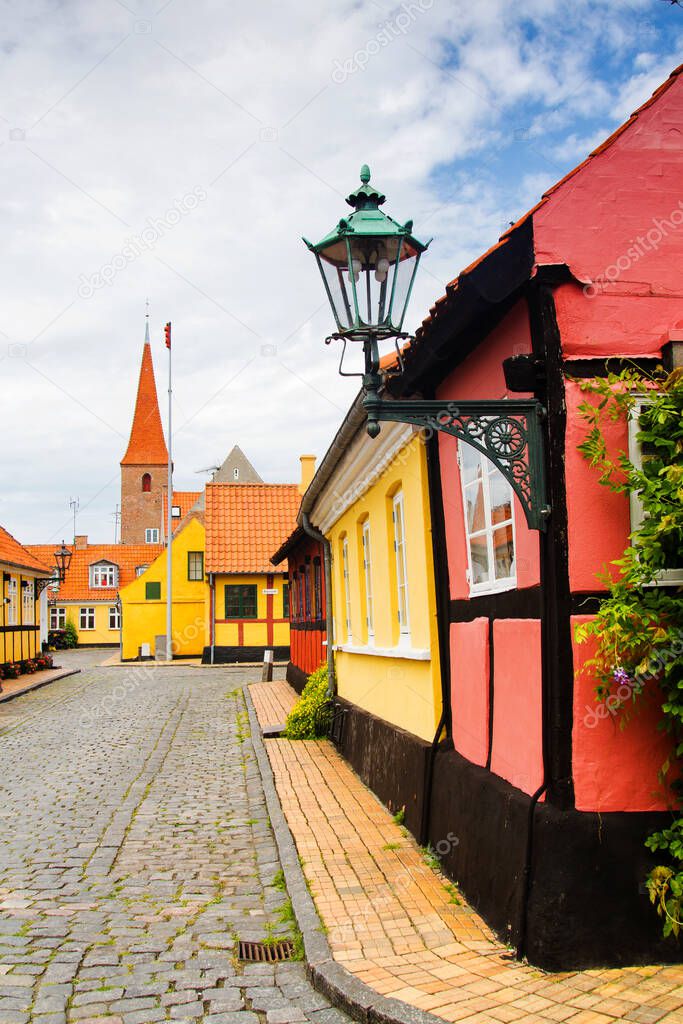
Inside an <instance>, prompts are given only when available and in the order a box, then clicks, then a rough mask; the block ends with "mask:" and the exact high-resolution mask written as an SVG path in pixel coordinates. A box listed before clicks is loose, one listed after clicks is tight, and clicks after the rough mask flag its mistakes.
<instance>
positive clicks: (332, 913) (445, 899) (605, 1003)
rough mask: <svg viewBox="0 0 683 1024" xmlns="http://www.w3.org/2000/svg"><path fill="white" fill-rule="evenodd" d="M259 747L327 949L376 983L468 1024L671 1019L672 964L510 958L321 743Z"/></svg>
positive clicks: (681, 981)
mask: <svg viewBox="0 0 683 1024" xmlns="http://www.w3.org/2000/svg"><path fill="white" fill-rule="evenodd" d="M260 685H261V686H262V685H263V684H260ZM281 685H282V684H279V687H280V688H281ZM251 693H252V694H253V693H254V687H252V688H251ZM259 696H260V697H261V698H263V694H260V695H259ZM255 703H256V701H255ZM258 706H259V707H260V709H261V713H262V717H261V718H260V721H261V722H262V724H264V725H265V724H271V723H269V722H268V721H267V703H266V701H265V700H264V699H260V701H259V705H258ZM266 749H267V751H268V754H269V757H270V762H271V765H272V769H273V774H274V777H275V782H276V786H277V791H278V795H279V798H280V801H281V803H282V807H283V810H284V813H285V816H286V818H287V822H288V825H289V827H290V829H291V831H292V833H293V835H294V839H295V841H296V844H297V847H298V850H299V854H300V856H301V857H302V860H303V867H304V872H305V874H306V877H307V880H308V882H309V884H310V887H311V891H312V893H313V896H314V899H315V902H316V905H317V907H318V911H319V913H320V916H321V918H322V920H323V922H324V924H325V926H326V928H327V929H328V939H329V942H330V946H331V949H332V952H333V955H334V957H335V959H336V960H337V961H338V962H339V963H341V964H343V965H344V966H345V967H346V968H347V969H348V970H349V971H351V972H352V973H353V974H354V975H356V976H357V977H358V978H359V979H361V980H362V981H364V982H365V983H366V984H368V985H369V986H370V987H371V988H373V989H375V990H376V991H377V992H379V993H381V994H383V995H386V996H392V997H394V998H397V999H401V1000H403V1001H404V1002H406V1003H408V1004H410V1005H412V1006H416V1007H420V1008H421V1009H423V1010H428V1011H430V1012H431V1013H434V1014H436V1015H438V1016H440V1017H442V1018H444V1019H445V1020H448V1021H463V1022H467V1024H484V1022H496V1021H501V1022H511V1021H517V1020H519V1021H524V1022H525V1024H544V1022H547V1021H557V1022H560V1021H570V1022H571V1024H612V1022H613V1021H618V1020H623V1021H629V1022H637V1024H655V1022H661V1024H682V1022H683V1009H682V1007H683V967H681V966H651V967H634V968H625V969H614V970H589V971H581V972H571V973H563V974H546V973H544V972H542V971H540V970H537V969H535V968H533V967H530V966H528V965H526V964H521V963H519V962H518V961H516V960H514V959H511V954H510V953H509V952H508V950H507V949H506V948H505V947H504V946H503V945H501V943H500V942H499V941H498V940H497V939H496V937H495V936H494V935H493V933H492V932H491V930H490V929H489V928H488V927H487V925H486V924H485V922H484V921H483V920H482V918H481V917H480V916H479V915H478V914H477V913H476V912H475V911H474V910H473V909H472V908H471V907H469V906H468V905H467V903H466V901H465V900H464V899H463V898H462V896H460V895H459V894H458V893H457V892H456V890H455V889H454V888H453V887H452V886H449V885H448V883H447V880H446V879H445V878H444V877H443V876H441V875H440V874H439V873H438V872H435V871H434V870H433V869H432V868H431V867H430V866H429V865H428V864H427V863H426V862H425V859H424V857H423V855H422V853H421V851H420V850H419V848H418V847H417V845H416V844H415V843H414V841H413V840H412V838H411V837H409V836H408V835H407V834H406V833H405V831H404V830H403V829H402V828H401V827H400V826H399V825H397V824H396V823H395V822H394V821H393V819H392V818H391V816H390V815H389V813H388V811H387V810H386V809H385V808H384V807H383V806H382V805H381V804H380V803H379V801H378V800H377V799H376V798H375V797H374V796H373V794H372V793H371V792H370V791H369V790H368V789H367V788H366V787H365V786H364V785H363V784H362V783H361V781H360V779H359V778H358V777H357V776H356V775H355V773H354V772H353V771H352V770H351V769H350V767H349V766H348V765H347V763H346V762H345V761H344V760H343V758H342V757H341V756H340V755H339V754H338V753H337V752H336V750H335V749H334V748H333V747H332V745H331V744H329V743H328V742H326V741H303V742H302V741H300V742H291V741H288V740H282V739H273V740H268V741H267V743H266Z"/></svg>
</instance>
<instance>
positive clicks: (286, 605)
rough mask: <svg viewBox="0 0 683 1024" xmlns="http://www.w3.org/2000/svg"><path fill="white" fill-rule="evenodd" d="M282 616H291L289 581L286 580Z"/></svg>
mask: <svg viewBox="0 0 683 1024" xmlns="http://www.w3.org/2000/svg"><path fill="white" fill-rule="evenodd" d="M282 618H283V619H288V618H289V583H288V582H287V581H286V580H284V581H283V583H282Z"/></svg>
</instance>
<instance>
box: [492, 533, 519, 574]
mask: <svg viewBox="0 0 683 1024" xmlns="http://www.w3.org/2000/svg"><path fill="white" fill-rule="evenodd" d="M493 557H494V559H495V571H496V579H497V580H506V579H509V578H510V577H511V576H514V573H515V569H514V561H515V549H514V545H513V542H512V524H510V525H509V526H502V527H500V528H499V529H498V530H494V531H493Z"/></svg>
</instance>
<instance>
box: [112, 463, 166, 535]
mask: <svg viewBox="0 0 683 1024" xmlns="http://www.w3.org/2000/svg"><path fill="white" fill-rule="evenodd" d="M145 473H149V475H150V476H151V478H152V482H151V489H150V490H149V491H147V492H145V491H143V489H142V477H143V475H144V474H145ZM167 474H168V470H167V468H166V466H121V543H122V544H144V543H145V530H146V529H150V528H151V529H156V530H159V540H161V537H162V534H161V515H162V495H163V488H165V487H166V484H167Z"/></svg>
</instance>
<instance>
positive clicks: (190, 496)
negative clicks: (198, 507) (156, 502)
mask: <svg viewBox="0 0 683 1024" xmlns="http://www.w3.org/2000/svg"><path fill="white" fill-rule="evenodd" d="M202 493H203V492H202V491H174V492H173V504H174V505H180V516H174V518H173V532H174V533H176V532H177V530H178V527H179V526H180V524H181V523H182V522H183V520H184V519H185V516H186V515H187V513H188V512H189V511H190V509H191V508H192V506H193V505H194V504H195V502H196V501H198V500H199V498H200V497H201V496H202ZM162 501H163V517H164V518H163V523H164V532H165V528H166V522H167V519H166V516H167V515H168V505H167V503H166V491H164V494H163V498H162Z"/></svg>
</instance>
